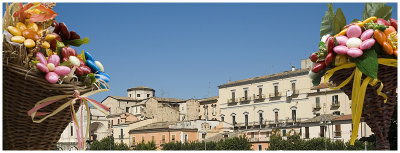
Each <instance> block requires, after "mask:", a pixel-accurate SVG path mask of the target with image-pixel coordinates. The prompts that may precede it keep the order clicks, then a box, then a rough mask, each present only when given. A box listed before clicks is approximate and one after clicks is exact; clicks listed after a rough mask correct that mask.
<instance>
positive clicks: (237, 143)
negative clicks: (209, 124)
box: [216, 136, 251, 150]
mask: <svg viewBox="0 0 400 153" xmlns="http://www.w3.org/2000/svg"><path fill="white" fill-rule="evenodd" d="M216 149H217V150H251V143H250V141H249V140H248V139H247V138H246V137H245V136H240V137H233V138H229V139H225V140H220V141H219V142H218V143H217V146H216Z"/></svg>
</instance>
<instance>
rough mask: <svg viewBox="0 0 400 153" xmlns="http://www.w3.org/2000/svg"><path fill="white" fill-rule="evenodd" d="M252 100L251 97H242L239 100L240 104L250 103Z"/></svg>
mask: <svg viewBox="0 0 400 153" xmlns="http://www.w3.org/2000/svg"><path fill="white" fill-rule="evenodd" d="M250 100H251V97H242V98H240V99H239V101H240V103H249V102H250Z"/></svg>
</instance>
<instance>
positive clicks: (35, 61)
mask: <svg viewBox="0 0 400 153" xmlns="http://www.w3.org/2000/svg"><path fill="white" fill-rule="evenodd" d="M31 62H32V64H33V65H36V64H37V63H40V62H39V61H38V60H31Z"/></svg>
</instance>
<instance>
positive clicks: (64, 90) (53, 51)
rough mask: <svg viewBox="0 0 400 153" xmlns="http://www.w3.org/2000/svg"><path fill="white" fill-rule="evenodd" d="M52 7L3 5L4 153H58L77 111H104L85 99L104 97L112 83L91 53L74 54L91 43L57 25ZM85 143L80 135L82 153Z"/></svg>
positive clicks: (28, 4) (50, 4)
mask: <svg viewBox="0 0 400 153" xmlns="http://www.w3.org/2000/svg"><path fill="white" fill-rule="evenodd" d="M54 6H55V3H26V4H23V3H12V4H6V11H5V14H4V17H3V38H4V39H3V96H4V97H3V98H4V100H3V146H4V149H5V150H37V149H39V150H53V149H56V143H57V141H58V140H59V138H60V135H61V133H62V132H63V131H64V129H65V127H66V126H67V125H68V123H70V122H71V121H73V122H74V124H75V125H79V123H77V122H76V121H77V118H76V115H75V109H78V108H79V106H80V105H84V106H86V107H88V103H90V104H92V105H93V106H94V107H97V108H100V110H103V111H104V112H106V111H108V108H106V107H105V106H103V105H102V104H101V103H98V102H96V101H95V100H93V99H90V98H88V96H90V95H93V94H95V93H98V92H103V91H107V90H108V88H109V86H108V84H107V83H108V82H109V80H110V77H109V76H108V75H107V74H106V73H104V68H103V65H102V64H101V63H100V62H99V61H95V60H94V58H93V57H92V56H91V55H90V53H89V52H86V51H82V53H81V54H78V53H77V51H76V50H75V49H74V48H72V46H75V47H79V46H80V45H83V44H87V43H89V38H87V37H86V38H83V39H81V38H80V36H79V35H78V34H77V32H75V31H70V30H69V29H68V28H67V26H66V24H65V23H58V22H57V21H56V20H55V17H56V16H57V15H58V14H57V13H55V12H54V11H53V10H52V8H53V7H54ZM80 94H82V95H80ZM67 107H70V108H67ZM66 108H67V109H66ZM81 108H82V107H81ZM86 110H89V109H86ZM87 113H88V114H89V112H87ZM88 116H89V115H88ZM38 118H39V119H38ZM88 121H89V120H88ZM88 125H89V124H88ZM75 127H76V128H77V131H79V130H80V129H82V126H75ZM79 127H80V129H79ZM79 134H80V135H79ZM86 138H87V133H86V135H84V134H83V132H82V130H80V132H79V133H78V141H79V145H80V148H83V146H84V143H83V142H84V140H85V139H86Z"/></svg>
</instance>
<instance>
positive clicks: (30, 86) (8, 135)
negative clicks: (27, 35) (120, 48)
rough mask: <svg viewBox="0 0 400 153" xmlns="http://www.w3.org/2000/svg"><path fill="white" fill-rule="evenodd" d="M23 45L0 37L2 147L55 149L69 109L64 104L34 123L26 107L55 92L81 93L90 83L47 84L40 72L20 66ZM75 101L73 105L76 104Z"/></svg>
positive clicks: (49, 107)
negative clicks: (0, 58) (0, 42)
mask: <svg viewBox="0 0 400 153" xmlns="http://www.w3.org/2000/svg"><path fill="white" fill-rule="evenodd" d="M24 57H26V49H25V48H24V47H22V48H19V47H16V46H12V45H10V44H8V43H7V42H5V41H3V147H4V149H5V150H55V149H56V145H57V142H58V140H59V139H60V136H61V133H62V132H63V131H64V129H65V127H66V126H67V125H68V123H70V122H71V114H70V109H69V108H66V109H64V110H62V111H61V112H59V113H57V114H56V115H54V116H52V117H50V118H48V119H46V120H45V121H43V122H42V123H34V122H32V119H31V117H30V116H28V114H27V112H28V110H30V109H32V108H33V107H34V105H35V104H36V102H38V101H40V100H42V99H44V98H47V97H51V96H56V95H72V94H73V93H74V90H79V91H80V93H81V94H83V93H86V92H89V91H91V90H92V89H93V87H92V86H85V85H83V84H50V83H48V82H47V81H46V80H45V78H44V74H43V73H41V72H38V71H37V70H36V69H32V70H27V68H25V67H23V65H24V60H23V59H24ZM68 100H69V99H64V100H60V101H58V102H56V103H54V104H51V105H49V106H47V107H44V108H42V109H41V110H40V111H41V112H51V111H54V110H55V109H56V108H58V107H59V106H60V105H62V104H64V103H65V102H67V101H68ZM79 105H80V104H79V103H76V104H75V108H76V109H77V108H78V107H79Z"/></svg>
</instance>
